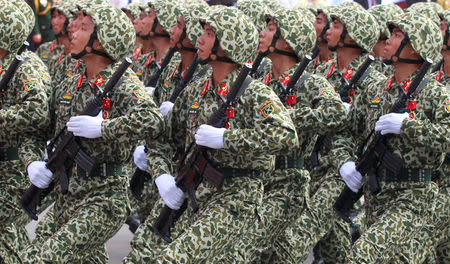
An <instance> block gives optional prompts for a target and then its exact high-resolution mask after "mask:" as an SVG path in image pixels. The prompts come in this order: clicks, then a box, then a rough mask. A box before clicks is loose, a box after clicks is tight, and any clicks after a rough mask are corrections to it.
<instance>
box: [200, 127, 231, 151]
mask: <svg viewBox="0 0 450 264" xmlns="http://www.w3.org/2000/svg"><path fill="white" fill-rule="evenodd" d="M225 130H226V129H225V128H215V127H213V126H210V125H201V126H200V128H199V129H198V130H197V133H195V143H196V144H197V145H201V146H205V147H209V148H213V149H221V148H223V133H225Z"/></svg>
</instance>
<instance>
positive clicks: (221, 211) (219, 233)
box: [123, 177, 263, 263]
mask: <svg viewBox="0 0 450 264" xmlns="http://www.w3.org/2000/svg"><path fill="white" fill-rule="evenodd" d="M262 196H263V185H262V181H261V180H260V179H252V178H248V177H241V178H233V179H226V180H225V182H224V185H223V187H222V189H221V190H216V189H215V188H214V187H212V186H211V185H209V184H208V183H205V182H203V183H201V184H200V186H199V188H198V189H197V192H196V198H197V202H198V204H199V210H198V211H197V212H195V213H194V212H193V211H192V209H191V207H190V206H188V208H187V210H186V211H185V212H184V214H183V215H182V216H181V217H180V219H179V220H178V221H177V222H176V223H175V226H174V227H173V228H172V234H171V238H172V239H173V241H172V242H171V243H170V244H169V243H167V242H165V241H163V240H162V239H161V238H160V237H159V236H157V235H156V234H155V233H154V232H153V231H152V226H153V224H154V222H155V220H156V218H157V217H158V215H159V213H160V211H161V209H162V207H163V206H164V203H163V202H162V200H161V199H159V200H158V203H157V205H156V206H154V207H153V209H152V212H151V213H150V215H149V217H148V219H147V221H145V223H144V224H142V225H141V226H139V228H138V230H137V231H136V233H135V235H134V238H133V240H132V241H131V249H132V250H131V252H130V254H129V255H128V256H127V257H126V258H125V259H124V261H123V263H208V262H210V261H211V259H213V257H215V256H217V255H220V254H223V252H225V251H226V250H228V249H229V248H231V247H232V246H233V244H234V242H235V241H236V240H237V238H238V237H239V236H241V235H242V234H243V233H244V232H245V230H246V229H247V228H248V227H249V226H250V223H251V222H253V221H254V219H255V215H256V211H257V209H258V207H260V206H261V203H262Z"/></svg>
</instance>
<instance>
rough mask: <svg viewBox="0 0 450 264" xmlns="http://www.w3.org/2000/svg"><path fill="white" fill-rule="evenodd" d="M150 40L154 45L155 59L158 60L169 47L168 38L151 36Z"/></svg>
mask: <svg viewBox="0 0 450 264" xmlns="http://www.w3.org/2000/svg"><path fill="white" fill-rule="evenodd" d="M152 42H153V46H154V47H155V60H156V61H160V60H161V58H162V57H164V55H165V54H166V53H167V51H168V50H169V48H170V44H169V38H165V37H156V38H152Z"/></svg>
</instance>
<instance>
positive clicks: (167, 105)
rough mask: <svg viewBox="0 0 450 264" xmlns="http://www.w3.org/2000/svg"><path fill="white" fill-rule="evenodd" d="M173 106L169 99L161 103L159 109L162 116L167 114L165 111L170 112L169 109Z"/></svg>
mask: <svg viewBox="0 0 450 264" xmlns="http://www.w3.org/2000/svg"><path fill="white" fill-rule="evenodd" d="M172 107H173V103H172V102H170V101H165V102H163V103H162V104H161V106H160V107H159V111H161V114H162V115H163V116H165V115H167V113H169V112H170V110H172Z"/></svg>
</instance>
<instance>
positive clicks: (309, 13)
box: [295, 7, 316, 23]
mask: <svg viewBox="0 0 450 264" xmlns="http://www.w3.org/2000/svg"><path fill="white" fill-rule="evenodd" d="M295 10H297V11H299V12H301V14H302V16H304V17H305V18H306V19H308V20H309V22H311V23H314V21H316V13H315V12H314V11H313V10H311V9H310V8H306V7H296V8H295Z"/></svg>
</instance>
